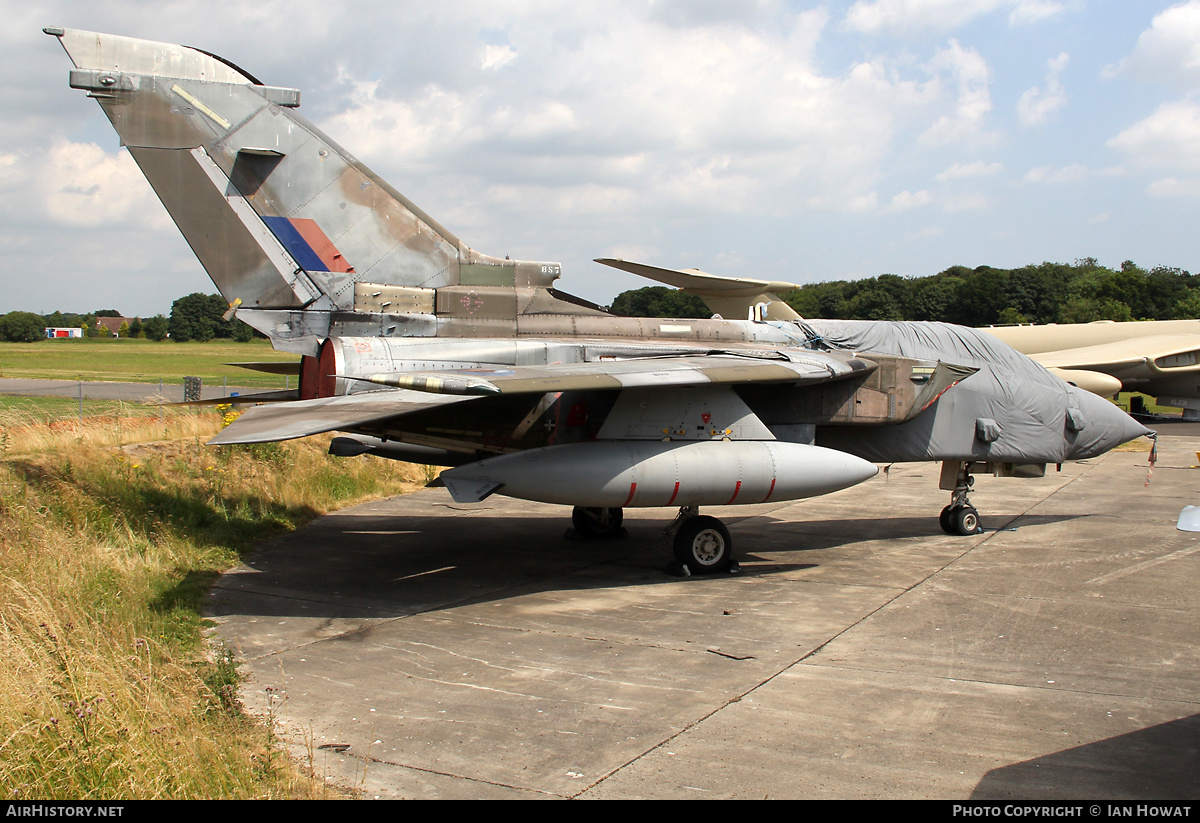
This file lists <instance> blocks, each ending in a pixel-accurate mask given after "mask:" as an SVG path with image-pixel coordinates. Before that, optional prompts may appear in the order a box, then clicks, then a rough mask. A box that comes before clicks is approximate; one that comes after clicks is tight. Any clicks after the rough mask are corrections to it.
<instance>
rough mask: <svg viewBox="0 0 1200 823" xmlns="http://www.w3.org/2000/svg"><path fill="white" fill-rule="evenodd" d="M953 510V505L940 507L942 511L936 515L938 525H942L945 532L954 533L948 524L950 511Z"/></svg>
mask: <svg viewBox="0 0 1200 823" xmlns="http://www.w3.org/2000/svg"><path fill="white" fill-rule="evenodd" d="M952 511H954V507H953V506H947V507H946V508H944V509H942V513H941V514H939V515H938V525H939V526H941V527H942V531H944V532H945V533H946V534H954V528H953V527H952V526H951V525H950V513H951V512H952Z"/></svg>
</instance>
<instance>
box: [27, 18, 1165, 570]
mask: <svg viewBox="0 0 1200 823" xmlns="http://www.w3.org/2000/svg"><path fill="white" fill-rule="evenodd" d="M45 31H46V32H47V33H48V34H51V35H54V36H55V37H57V38H58V39H59V41H60V42H61V44H62V45H63V47H64V48H65V49H66V51H67V53H68V55H69V56H70V58H71V60H72V62H73V63H74V65H75V68H74V69H73V70H72V71H71V73H70V85H71V86H72V87H73V88H76V89H80V90H83V91H86V92H87V94H88V96H89V97H92V98H94V99H95V100H96V102H97V103H99V104H100V107H101V108H102V109H103V110H104V113H105V114H106V115H107V116H108V118H109V120H110V121H111V122H112V125H113V127H114V128H115V129H116V130H117V133H118V134H119V135H120V138H121V142H122V143H123V145H125V146H127V147H128V149H129V152H130V154H131V155H132V156H133V159H134V160H135V161H136V162H137V164H138V166H139V167H140V168H141V170H142V172H143V173H144V174H145V176H146V178H147V179H148V180H149V181H150V184H151V186H153V188H154V190H155V192H156V193H157V194H158V196H159V198H160V199H161V200H162V202H163V205H164V206H166V208H167V211H168V212H169V213H170V214H171V217H172V218H173V219H174V221H175V223H176V225H178V227H179V229H180V231H181V232H182V233H183V235H184V237H185V238H186V239H187V241H188V243H189V244H190V245H191V247H192V250H193V251H194V252H195V253H196V255H197V257H198V258H199V259H200V262H201V263H202V264H203V265H204V268H205V269H206V270H207V271H208V273H209V275H210V276H211V277H212V279H213V282H214V283H215V284H216V285H217V288H218V289H220V291H221V294H222V295H223V296H224V297H225V299H226V300H228V301H229V304H230V310H231V312H235V313H236V316H237V317H238V318H239V319H241V320H243V321H245V322H246V323H248V324H249V325H251V326H253V327H254V328H256V329H258V330H259V331H261V332H263V333H264V334H265V335H267V336H268V337H269V338H270V339H271V341H272V343H273V344H274V346H275V348H276V349H279V350H283V351H289V352H294V353H296V354H299V355H300V356H301V357H300V363H299V364H298V366H297V372H298V373H299V375H300V381H299V386H300V388H299V395H298V399H296V400H293V401H290V402H283V403H277V404H273V405H260V406H256V407H254V408H251V409H250V410H248V411H247V412H246V413H245V414H243V415H242V416H241V417H240V418H239V419H238V420H237V421H236V422H235V423H234V424H233V425H231V426H229V427H228V428H227V429H225V430H224V431H223V432H222V433H221V434H220V435H219V436H218V437H216V438H215V439H214V440H212V441H211V442H213V443H215V444H233V443H252V442H262V441H273V440H284V439H288V438H295V437H303V436H306V435H311V434H317V433H319V432H330V431H338V432H343V433H344V434H343V435H342V436H340V437H337V438H335V439H334V440H333V442H332V445H331V451H332V452H333V453H334V454H336V455H342V456H351V455H358V454H364V453H370V454H375V455H380V456H382V457H388V458H395V459H399V460H409V461H415V462H420V463H426V464H430V465H441V466H449V467H451V468H449V469H448V470H446V471H444V472H443V473H442V474H441V480H442V481H443V482H444V483H445V485H446V487H447V488H448V489H449V491H450V494H451V495H452V496H453V497H454V499H455V500H457V501H478V500H483V499H484V498H486V497H487V496H488V495H491V494H494V493H499V494H504V495H510V496H513V497H519V498H524V499H528V500H536V501H543V502H548V503H560V504H564V505H568V506H573V507H574V508H573V512H572V523H573V526H574V529H575V532H576V533H577V534H578V535H580V536H584V537H596V536H604V535H610V534H613V533H616V532H618V531H619V530H620V523H621V519H622V511H623V509H625V508H627V507H671V508H676V507H678V508H679V516H678V517H677V518H676V519H675V522H674V523H673V524H672V527H671V528H670V529H669V532H670V533H671V534H673V538H672V539H673V545H674V552H675V556H676V559H677V564H678V569H679V570H680V571H686V572H691V573H707V572H715V571H719V570H722V569H727V568H729V566H730V563H731V558H732V554H731V540H730V536H729V532H728V530H727V529H726V528H725V526H724V525H723V524H722V523H721V522H720V521H719V520H717V519H716V518H713V517H710V516H705V515H701V514H699V509H700V507H702V506H713V505H738V504H750V503H762V502H773V501H783V500H793V499H799V498H804V497H808V496H812V495H819V494H824V493H827V492H831V491H834V490H837V489H843V488H846V487H849V486H853V485H854V484H857V483H861V482H863V481H864V480H867V479H868V478H870V477H872V476H873V475H875V474H876V471H877V467H876V464H877V463H892V462H897V461H927V460H939V461H943V470H942V480H943V482H942V487H943V488H945V489H946V490H947V491H951V492H952V494H951V500H950V505H948V506H946V507H945V508H944V509H943V510H942V514H941V517H940V524H941V526H942V528H943V529H944V530H945V531H947V532H950V533H959V534H970V533H974V532H976V531H978V530H979V517H978V512H977V511H976V509H975V508H974V507H973V506H972V505H971V503H970V500H969V498H968V493H969V491H970V488H971V483H972V481H973V477H972V472H973V471H992V472H995V473H997V474H1003V475H1015V476H1024V475H1036V474H1039V473H1041V472H1043V471H1044V469H1045V464H1046V463H1059V462H1062V461H1065V460H1078V459H1083V458H1088V457H1092V456H1095V455H1098V454H1101V453H1102V452H1104V451H1106V450H1108V449H1110V448H1112V447H1113V446H1116V445H1117V444H1119V443H1122V442H1125V441H1127V440H1130V439H1132V438H1134V437H1138V436H1140V435H1143V434H1146V433H1147V430H1146V429H1144V428H1143V427H1142V426H1141V425H1139V424H1138V423H1136V422H1135V421H1133V420H1132V419H1131V418H1130V417H1128V416H1127V415H1125V414H1123V413H1122V412H1121V411H1119V410H1118V409H1116V408H1115V407H1114V406H1113V405H1112V404H1111V403H1108V402H1107V401H1104V400H1101V399H1100V398H1098V397H1096V396H1095V395H1093V394H1091V393H1089V392H1086V391H1082V390H1080V389H1078V388H1076V387H1073V386H1070V385H1068V384H1067V383H1065V382H1063V381H1062V380H1059V379H1058V378H1057V377H1054V376H1052V375H1050V374H1049V373H1048V372H1047V371H1046V370H1045V369H1043V368H1042V367H1041V366H1039V365H1037V364H1036V363H1034V362H1033V361H1032V360H1030V359H1029V358H1027V357H1025V356H1023V355H1021V354H1018V353H1017V352H1015V351H1014V350H1013V349H1011V348H1010V347H1008V346H1006V345H1004V344H1003V343H1000V342H999V341H997V340H996V339H994V338H992V337H989V336H988V335H986V334H983V333H981V332H977V331H974V330H971V329H966V328H961V327H956V326H950V325H945V324H938V323H872V322H841V321H829V320H803V319H800V318H798V317H796V316H795V314H794V313H791V312H790V310H785V309H786V306H784V305H783V304H782V303H781V302H780V301H778V299H777V298H776V297H775V296H774V293H773V291H772V289H777V288H778V287H779V284H777V283H773V282H771V281H760V280H748V279H741V280H735V279H729V278H720V277H716V276H714V275H708V274H705V273H703V272H697V271H695V270H684V271H676V270H669V269H657V268H654V267H650V266H643V265H640V264H633V263H626V262H625V261H605V262H607V263H609V264H610V265H617V266H619V267H621V268H625V269H627V270H635V271H639V272H640V273H643V274H649V275H650V276H652V277H655V278H657V279H663V280H665V281H666V282H671V283H674V284H675V285H683V286H685V287H689V288H693V289H695V290H696V291H697V292H698V293H701V294H703V295H705V299H707V300H709V301H710V307H714V311H717V312H724V313H726V314H728V315H729V316H730V319H718V318H713V319H708V320H671V319H645V318H624V317H615V316H613V315H611V314H609V313H608V312H606V311H605V310H604V309H602V308H600V307H599V306H596V305H593V304H590V303H588V302H587V301H584V300H581V299H579V298H577V297H573V296H571V295H570V294H567V293H565V292H562V291H559V290H558V289H557V288H555V286H554V283H555V281H557V280H558V278H559V275H560V266H559V264H558V263H553V262H540V261H538V262H534V261H522V260H509V259H507V258H498V257H491V256H488V255H484V254H480V253H479V252H477V251H475V250H473V249H472V248H470V247H469V246H467V245H466V244H465V243H463V242H462V241H461V240H459V239H458V238H457V237H456V236H455V235H454V234H452V233H451V232H450V231H448V230H447V229H445V228H444V227H442V226H441V225H440V224H438V223H437V222H436V221H435V220H434V219H433V218H432V217H430V216H429V215H427V214H425V213H424V212H423V211H422V210H421V209H420V208H418V207H417V206H416V205H414V204H413V203H411V202H410V201H409V200H408V199H407V198H406V197H404V195H402V194H400V193H399V192H398V191H396V190H395V189H393V188H392V187H391V186H390V185H388V184H387V183H386V182H384V181H383V180H381V179H380V178H379V177H378V176H377V175H375V174H374V173H373V172H372V171H371V170H370V169H368V168H367V167H366V166H365V165H363V164H362V163H361V162H359V161H358V160H356V159H354V158H353V157H352V156H351V155H349V154H347V153H346V152H345V151H343V150H342V149H341V148H340V147H339V146H338V145H337V144H336V143H334V142H333V141H332V140H331V139H330V138H328V137H326V136H325V135H324V134H322V133H321V132H320V131H319V130H318V129H317V128H316V127H314V126H313V125H312V124H311V123H309V122H308V121H307V120H305V119H304V118H303V117H301V116H300V115H299V114H297V112H296V109H297V107H298V106H299V104H300V92H299V91H297V90H295V89H290V88H282V87H278V86H268V85H265V84H263V83H262V82H260V81H258V80H257V79H255V78H254V77H253V76H251V75H250V74H248V73H246V72H245V71H243V70H241V69H240V68H238V67H236V66H234V65H233V64H232V63H230V62H229V61H227V60H224V59H222V58H219V57H216V56H215V55H211V54H208V53H206V52H202V51H199V50H197V49H192V48H186V47H183V46H178V45H172V44H168V43H156V42H149V41H145V40H135V39H131V38H128V37H119V36H112V35H106V34H96V33H93V32H85V31H76V30H71V29H61V28H48V29H46V30H45ZM784 285H786V284H784ZM735 317H736V319H733V318H735ZM863 505H864V508H866V507H869V506H870V503H869V501H864V503H863Z"/></svg>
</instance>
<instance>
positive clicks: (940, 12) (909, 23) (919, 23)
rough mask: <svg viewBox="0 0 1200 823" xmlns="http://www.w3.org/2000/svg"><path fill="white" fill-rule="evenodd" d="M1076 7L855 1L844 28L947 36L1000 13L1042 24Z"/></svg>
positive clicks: (953, 0) (1025, 0) (1025, 2)
mask: <svg viewBox="0 0 1200 823" xmlns="http://www.w3.org/2000/svg"><path fill="white" fill-rule="evenodd" d="M1077 5H1078V3H1076V2H1052V0H873V1H872V0H858V2H856V3H855V4H854V5H853V6H851V7H850V10H849V11H848V12H846V20H845V26H846V28H848V29H850V30H851V31H860V32H863V33H866V34H893V35H909V34H914V33H917V32H920V31H935V32H947V31H952V30H954V29H956V28H958V27H960V26H963V25H965V24H967V23H969V22H970V21H972V20H974V19H975V18H976V17H980V16H982V15H985V14H990V13H992V12H994V11H998V10H1002V9H1008V10H1009V16H1008V22H1009V24H1010V25H1014V26H1016V25H1022V24H1027V23H1036V22H1039V21H1041V20H1045V19H1047V18H1049V17H1053V16H1055V15H1058V14H1060V13H1062V12H1063V11H1065V10H1066V9H1067V8H1070V7H1074V6H1077Z"/></svg>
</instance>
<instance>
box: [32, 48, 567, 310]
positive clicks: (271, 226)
mask: <svg viewBox="0 0 1200 823" xmlns="http://www.w3.org/2000/svg"><path fill="white" fill-rule="evenodd" d="M45 31H46V33H47V34H51V35H54V36H56V37H57V38H58V39H59V42H60V43H62V45H63V48H64V49H66V51H67V54H68V55H69V56H70V58H71V60H72V62H73V63H74V64H75V69H74V70H73V71H72V72H71V78H70V84H71V86H72V87H73V88H78V89H83V90H86V91H87V92H88V96H89V97H92V98H94V99H95V100H96V101H97V102H98V103H99V104H100V106H101V108H102V109H103V110H104V113H105V114H106V115H107V116H108V118H109V120H110V121H111V122H112V125H113V127H114V128H115V129H116V130H117V133H118V134H119V135H120V137H121V142H122V144H123V145H125V146H127V147H128V148H129V151H130V154H132V156H133V158H134V160H136V161H137V164H138V166H139V167H140V168H141V170H142V172H143V173H144V174H145V176H146V178H147V179H148V180H149V182H150V184H151V186H153V188H154V190H155V193H157V194H158V196H159V199H161V200H162V202H163V205H164V206H166V208H167V211H168V212H170V214H171V217H172V219H173V220H174V221H175V223H176V225H178V226H179V229H180V231H181V232H182V233H183V235H184V237H185V238H186V239H187V241H188V243H189V244H190V245H191V247H192V250H193V251H194V252H195V253H196V256H197V257H198V258H199V259H200V262H201V263H202V264H203V265H204V268H205V269H206V270H207V272H208V274H209V276H210V277H212V280H213V282H214V283H215V284H216V285H217V288H218V289H219V290H220V292H221V294H222V295H223V296H224V297H225V299H226V300H228V301H229V302H230V304H231V305H233V304H235V301H240V303H239V304H238V305H240V306H242V307H244V309H242V310H239V316H244V315H243V311H244V310H245V309H251V310H253V309H293V310H294V309H318V310H327V311H332V312H336V311H343V312H367V313H371V312H374V313H379V312H381V311H383V310H385V309H386V308H387V307H389V306H391V305H392V303H391V299H392V298H388V297H387V295H389V294H401V295H402V297H403V298H404V299H406V300H408V301H410V302H414V301H415V303H417V304H420V305H421V306H424V305H425V304H430V305H431V304H432V303H433V294H434V292H433V290H434V289H437V288H439V287H443V286H454V285H472V284H486V285H516V286H549V285H550V284H551V283H552V282H553V281H554V280H555V279H557V277H558V271H559V268H558V266H557V265H553V264H552V265H547V264H544V263H533V262H524V261H513V260H508V259H499V258H494V257H488V256H486V255H481V254H479V253H477V252H475V251H473V250H472V249H470V248H469V247H467V246H466V245H464V244H463V243H462V242H461V241H460V240H459V239H458V238H457V237H455V236H454V235H453V234H451V233H450V232H449V231H447V230H446V229H445V228H443V227H442V226H441V225H439V224H438V223H437V222H436V221H434V220H433V219H432V218H431V217H429V216H428V215H427V214H425V213H424V212H423V211H422V210H421V209H419V208H418V207H417V206H415V205H414V204H413V203H411V202H410V201H409V200H408V199H407V198H406V197H404V195H402V194H400V193H399V192H398V191H396V190H395V189H393V188H392V187H391V186H389V185H388V184H387V183H386V182H384V181H383V180H382V179H380V178H379V177H378V176H377V175H376V174H375V173H374V172H372V171H371V170H370V169H368V168H367V167H366V166H365V165H363V164H362V163H361V162H359V161H358V160H357V159H355V158H354V157H352V156H351V155H350V154H348V153H347V152H345V151H344V150H343V149H342V148H341V147H339V146H338V145H337V144H336V143H334V142H333V141H332V140H330V139H329V138H328V137H326V136H325V135H324V134H322V133H321V131H320V130H319V129H317V128H316V127H315V126H313V125H312V124H311V123H309V122H308V121H307V120H305V119H304V118H303V117H301V116H300V115H299V114H298V113H297V112H296V109H297V107H298V106H299V105H300V92H299V91H297V90H296V89H289V88H280V87H274V86H266V85H263V84H262V83H260V82H259V81H258V80H256V79H255V78H254V77H252V76H251V75H249V74H248V73H246V72H244V71H243V70H241V69H239V68H238V67H237V66H235V65H233V64H232V63H230V62H228V61H226V60H224V59H222V58H219V57H216V56H214V55H211V54H208V53H207V52H203V51H200V50H197V49H192V48H188V47H186V46H179V45H173V44H169V43H157V42H152V41H148V40H138V39H134V38H130V37H119V36H115V35H107V34H97V33H94V32H85V31H78V30H74V29H62V28H47V29H45ZM389 289H390V291H389ZM381 294H383V295H384V297H382V298H381V297H380V295H381ZM372 300H373V301H374V302H372ZM380 300H382V301H383V302H382V304H381V303H380ZM381 305H382V306H383V308H381ZM393 311H395V309H393Z"/></svg>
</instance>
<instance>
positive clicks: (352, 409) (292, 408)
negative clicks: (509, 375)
mask: <svg viewBox="0 0 1200 823" xmlns="http://www.w3.org/2000/svg"><path fill="white" fill-rule="evenodd" d="M472 399H473V398H470V397H461V396H460V397H454V396H450V395H439V394H422V393H420V392H408V391H379V392H369V393H364V394H351V395H344V396H341V397H320V398H317V399H316V400H298V401H296V402H294V403H278V404H275V405H269V406H255V407H254V408H252V409H250V410H248V411H247V412H246V413H245V414H243V415H242V416H241V417H239V418H238V419H237V420H235V421H233V423H231V424H230V425H229V426H228V427H227V428H226V429H225V430H224V431H222V432H221V433H220V434H218V435H217V436H216V437H214V438H213V439H212V440H210V441H208V442H209V445H211V446H227V445H232V444H234V443H267V442H270V441H274V440H292V439H294V438H297V437H306V436H308V435H310V434H320V433H321V432H328V431H336V430H338V429H349V428H353V427H356V426H365V425H368V424H371V423H376V422H380V421H383V420H388V419H390V418H392V417H399V416H400V415H404V414H411V413H412V412H416V411H421V410H422V409H429V408H433V407H435V406H441V405H444V404H447V403H457V402H461V401H464V400H472Z"/></svg>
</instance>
